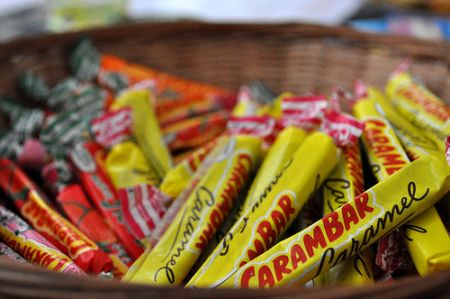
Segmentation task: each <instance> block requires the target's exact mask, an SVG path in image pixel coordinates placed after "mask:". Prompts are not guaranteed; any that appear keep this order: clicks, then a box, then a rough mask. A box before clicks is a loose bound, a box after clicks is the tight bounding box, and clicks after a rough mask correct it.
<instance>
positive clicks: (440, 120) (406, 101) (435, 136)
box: [386, 70, 450, 150]
mask: <svg viewBox="0 0 450 299" xmlns="http://www.w3.org/2000/svg"><path fill="white" fill-rule="evenodd" d="M386 93H387V94H388V96H389V97H390V99H391V100H392V101H393V103H394V104H395V106H396V107H397V109H398V110H399V111H400V113H401V114H402V115H403V116H404V117H405V118H406V119H407V120H409V121H410V122H411V123H412V124H413V125H414V126H416V127H418V128H419V129H421V130H422V132H423V133H424V134H426V135H427V136H428V137H429V138H430V139H432V140H433V141H434V142H436V144H437V145H438V146H439V148H440V149H441V150H444V149H445V143H444V142H445V139H446V138H447V136H449V135H450V107H448V106H447V105H446V104H445V102H444V101H443V100H441V99H440V98H438V97H437V96H436V95H434V94H433V93H432V92H431V91H429V90H428V89H427V88H426V87H425V86H423V85H421V84H419V83H416V82H414V80H413V78H412V76H411V74H410V73H408V72H406V71H403V70H399V71H395V72H394V73H393V74H392V76H391V77H390V78H389V81H388V83H387V85H386Z"/></svg>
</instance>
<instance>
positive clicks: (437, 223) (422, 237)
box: [353, 88, 450, 275]
mask: <svg viewBox="0 0 450 299" xmlns="http://www.w3.org/2000/svg"><path fill="white" fill-rule="evenodd" d="M376 99H378V102H380V103H382V101H383V99H382V98H381V95H380V93H379V92H376V90H375V89H373V88H369V89H368V91H367V94H366V96H365V97H363V98H362V99H361V100H360V101H358V103H356V104H355V106H354V107H353V109H354V112H355V114H356V115H357V117H358V118H359V119H361V120H364V122H365V124H366V127H365V130H364V135H363V141H364V144H365V147H366V151H367V153H368V157H369V160H370V162H371V163H372V170H373V172H374V174H375V176H376V177H377V179H378V181H382V180H384V179H386V178H387V177H388V176H390V175H392V174H393V173H395V172H396V171H398V170H399V169H401V168H402V167H404V165H406V164H408V163H409V159H408V157H407V155H406V153H405V152H404V150H403V148H402V146H401V144H400V142H399V141H398V139H397V138H396V135H395V133H394V130H393V128H392V127H391V125H390V123H389V122H387V120H385V119H384V118H383V117H382V115H385V114H386V112H384V111H383V110H382V108H381V106H380V105H378V104H377V101H376ZM388 111H389V110H388ZM397 122H398V120H397ZM411 142H412V145H413V146H414V145H415V143H414V141H413V140H411ZM410 147H412V146H410ZM415 147H416V148H417V146H415ZM416 154H419V155H421V156H426V155H427V154H423V153H422V154H421V153H420V151H417V152H416ZM436 155H438V156H442V154H441V155H439V154H437V153H436ZM402 229H403V231H404V236H405V238H404V239H405V240H406V245H407V248H408V251H409V253H410V254H411V258H412V260H413V262H414V265H415V266H416V268H417V270H418V271H419V273H420V274H421V275H425V274H428V273H431V272H432V271H436V270H438V269H439V267H446V265H448V260H449V257H450V252H449V250H448V248H450V239H449V237H448V233H447V231H446V229H445V226H444V224H443V223H442V220H441V219H440V217H439V215H438V214H437V212H436V211H435V208H434V207H432V208H431V209H430V210H429V211H426V212H424V213H423V214H422V215H420V216H418V217H417V218H414V219H412V220H411V221H410V222H409V223H407V224H405V225H404V226H403V227H402ZM431 231H433V233H432V234H431V233H429V232H431ZM433 237H436V238H437V239H438V240H441V242H443V246H442V247H436V246H435V243H434V242H433V241H432V238H433ZM397 243H398V242H397V241H396V237H395V236H388V237H386V238H383V239H382V240H381V241H380V245H379V251H378V253H377V258H376V263H377V265H378V266H379V267H381V268H382V269H383V270H386V271H388V272H394V271H395V270H396V269H398V268H402V267H404V266H405V264H407V263H408V260H407V259H405V254H404V253H402V247H401V245H400V244H397ZM445 244H447V245H448V246H447V245H445ZM437 256H439V257H441V258H439V259H438V261H436V257H437ZM430 263H431V264H430ZM439 263H440V264H441V266H439Z"/></svg>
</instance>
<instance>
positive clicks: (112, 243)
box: [56, 184, 132, 278]
mask: <svg viewBox="0 0 450 299" xmlns="http://www.w3.org/2000/svg"><path fill="white" fill-rule="evenodd" d="M56 200H57V202H58V203H59V205H60V206H61V208H62V210H63V211H64V213H65V214H66V215H67V217H68V218H69V219H70V221H72V223H74V224H75V225H76V226H77V227H78V228H79V229H80V230H81V231H82V232H83V233H85V234H86V235H87V236H88V237H89V238H90V239H91V240H92V241H94V242H95V243H97V245H98V246H99V247H100V248H101V249H103V251H104V252H106V253H108V254H109V255H110V256H111V255H113V256H116V257H117V258H118V259H119V261H120V262H121V264H119V265H117V263H118V262H119V261H117V259H112V261H113V270H112V271H113V274H114V277H117V278H120V277H122V276H123V275H125V273H124V271H123V269H124V268H125V269H126V268H127V267H129V266H131V263H132V260H131V258H130V257H129V256H128V254H127V253H126V251H125V248H124V246H123V245H122V244H121V243H120V242H119V240H118V239H117V237H116V235H115V234H114V232H113V231H112V230H111V229H110V228H109V226H108V225H107V224H106V223H105V220H104V219H103V217H102V215H101V214H100V213H99V212H98V211H97V210H96V209H95V208H94V207H93V206H92V204H91V203H90V202H89V200H88V199H87V197H86V195H85V194H84V191H83V189H81V187H80V186H79V185H78V184H71V185H68V186H66V187H64V188H63V189H62V190H61V191H60V192H59V194H58V196H57V197H56Z"/></svg>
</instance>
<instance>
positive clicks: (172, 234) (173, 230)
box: [124, 136, 261, 285]
mask: <svg viewBox="0 0 450 299" xmlns="http://www.w3.org/2000/svg"><path fill="white" fill-rule="evenodd" d="M260 155H261V140H260V139H258V138H256V137H252V136H233V137H229V142H228V143H227V146H226V147H224V149H223V152H222V153H221V154H220V155H219V157H218V158H217V159H216V161H215V163H214V164H213V165H212V166H211V167H210V168H209V170H208V171H207V173H206V174H205V176H204V177H203V179H202V180H201V181H200V182H199V183H198V185H197V187H196V188H195V189H194V191H193V192H192V193H191V195H190V196H189V198H188V199H187V201H186V203H185V204H184V206H183V207H182V209H181V210H180V212H179V213H178V214H177V216H176V217H175V219H174V220H173V222H172V224H171V225H170V226H169V228H168V229H167V231H166V233H165V234H164V235H163V236H162V238H161V240H160V241H159V243H158V244H157V245H156V246H155V247H154V248H153V250H151V251H150V252H149V253H148V254H147V255H146V257H145V259H144V260H143V261H142V260H140V261H139V264H140V265H139V267H138V268H134V267H133V269H134V270H135V271H129V272H128V273H127V275H126V276H125V278H124V280H125V281H130V282H136V283H146V284H152V285H179V284H180V283H181V282H182V281H183V279H184V278H185V277H186V275H187V274H188V273H189V270H190V269H191V268H192V266H193V265H194V264H195V262H196V260H197V259H198V257H199V256H200V254H201V252H202V251H203V250H204V249H205V248H206V246H207V244H208V241H209V240H210V239H211V238H212V237H213V235H214V233H215V232H216V230H217V229H218V228H219V227H220V225H221V223H222V222H223V220H224V218H225V217H226V216H227V214H228V212H229V210H230V209H231V207H232V205H233V202H234V200H235V199H236V198H237V196H238V194H239V192H240V191H241V189H242V188H243V187H244V185H245V183H246V181H247V179H248V177H249V175H250V174H251V172H252V170H253V168H254V167H255V164H256V162H257V161H258V160H259V159H260Z"/></svg>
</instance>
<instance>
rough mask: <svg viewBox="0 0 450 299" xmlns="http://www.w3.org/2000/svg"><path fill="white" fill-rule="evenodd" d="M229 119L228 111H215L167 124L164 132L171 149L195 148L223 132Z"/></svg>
mask: <svg viewBox="0 0 450 299" xmlns="http://www.w3.org/2000/svg"><path fill="white" fill-rule="evenodd" d="M227 119H228V113H227V112H223V111H219V112H213V113H209V114H205V115H201V116H197V117H195V118H190V119H187V120H184V121H181V122H177V123H174V124H173V125H170V126H166V127H165V128H163V129H162V133H163V135H164V140H165V143H166V144H167V146H168V147H169V149H170V150H171V151H176V150H183V149H188V148H193V147H196V146H199V145H202V144H204V143H206V142H208V141H210V140H211V139H213V138H214V137H217V136H218V135H220V134H222V133H223V132H224V131H225V129H226V126H227Z"/></svg>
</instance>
